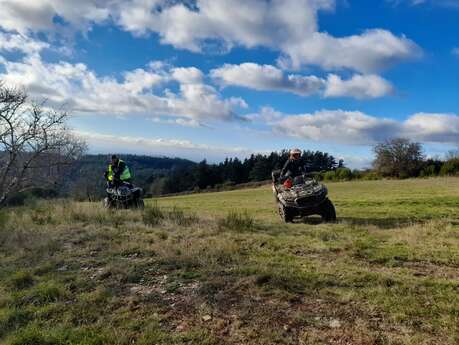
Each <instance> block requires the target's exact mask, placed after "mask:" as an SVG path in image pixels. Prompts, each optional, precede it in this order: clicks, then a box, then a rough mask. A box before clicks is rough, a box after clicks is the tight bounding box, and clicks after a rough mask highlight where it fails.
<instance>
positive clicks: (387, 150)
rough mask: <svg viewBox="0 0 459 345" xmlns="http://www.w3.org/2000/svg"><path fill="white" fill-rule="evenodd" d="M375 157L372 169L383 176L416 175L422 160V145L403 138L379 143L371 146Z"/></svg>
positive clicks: (403, 176)
mask: <svg viewBox="0 0 459 345" xmlns="http://www.w3.org/2000/svg"><path fill="white" fill-rule="evenodd" d="M373 150H374V152H375V154H376V158H375V160H374V162H373V167H374V169H375V170H376V171H377V172H378V173H380V174H381V175H383V176H392V177H400V178H406V177H412V176H417V174H418V173H419V171H420V169H421V168H422V164H423V161H424V154H423V150H422V145H421V144H420V143H416V142H411V141H410V140H408V139H405V138H396V139H391V140H387V141H386V142H384V143H379V144H377V145H375V147H374V148H373Z"/></svg>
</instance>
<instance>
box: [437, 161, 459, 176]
mask: <svg viewBox="0 0 459 345" xmlns="http://www.w3.org/2000/svg"><path fill="white" fill-rule="evenodd" d="M456 174H459V158H453V159H450V160H448V161H446V162H445V163H444V164H443V165H442V167H441V169H440V175H443V176H446V175H456Z"/></svg>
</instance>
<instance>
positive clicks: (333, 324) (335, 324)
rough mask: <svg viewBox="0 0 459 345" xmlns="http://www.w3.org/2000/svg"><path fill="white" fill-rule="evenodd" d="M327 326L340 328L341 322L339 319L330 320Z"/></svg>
mask: <svg viewBox="0 0 459 345" xmlns="http://www.w3.org/2000/svg"><path fill="white" fill-rule="evenodd" d="M329 326H330V327H331V328H340V327H341V322H340V321H339V320H331V321H330V324H329Z"/></svg>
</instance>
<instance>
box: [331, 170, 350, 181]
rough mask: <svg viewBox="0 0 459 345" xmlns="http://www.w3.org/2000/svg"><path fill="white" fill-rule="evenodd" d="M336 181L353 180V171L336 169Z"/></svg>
mask: <svg viewBox="0 0 459 345" xmlns="http://www.w3.org/2000/svg"><path fill="white" fill-rule="evenodd" d="M335 174H336V179H337V180H341V181H349V180H352V177H353V176H352V171H351V169H348V168H338V169H336V172H335Z"/></svg>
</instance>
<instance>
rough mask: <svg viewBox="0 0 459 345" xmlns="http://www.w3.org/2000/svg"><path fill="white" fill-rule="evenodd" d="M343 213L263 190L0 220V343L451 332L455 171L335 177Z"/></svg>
mask: <svg viewBox="0 0 459 345" xmlns="http://www.w3.org/2000/svg"><path fill="white" fill-rule="evenodd" d="M328 187H329V190H330V197H331V199H332V200H333V201H334V203H335V205H336V208H337V213H338V218H339V220H338V222H337V223H334V224H320V223H319V224H317V223H316V222H311V221H306V222H300V223H295V224H283V223H281V222H280V220H279V218H278V216H277V215H276V211H275V207H274V204H273V199H272V195H271V192H270V189H269V187H261V188H257V189H246V190H237V191H231V192H222V193H205V194H194V195H187V196H179V197H171V198H161V199H158V200H151V201H149V203H148V205H147V208H146V209H145V210H144V211H119V212H107V211H106V210H104V209H102V208H101V207H100V204H99V203H87V202H85V203H75V202H70V201H64V202H59V203H54V202H49V203H38V204H36V205H32V206H29V207H20V208H14V209H9V210H8V213H6V212H4V213H2V214H1V216H0V342H1V343H5V344H10V345H11V344H24V345H25V344H63V343H65V344H72V345H75V344H126V345H127V344H132V343H135V344H141V345H146V344H196V345H197V344H260V345H261V344H263V345H267V344H356V345H364V344H365V345H367V344H368V345H369V344H394V345H395V344H411V345H415V344H416V345H419V344H451V345H452V344H457V343H458V340H459V328H458V325H459V313H458V311H459V299H458V298H457V293H458V288H459V178H435V179H415V180H395V181H390V180H389V181H388V180H385V181H358V182H343V183H330V184H329V185H328Z"/></svg>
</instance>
